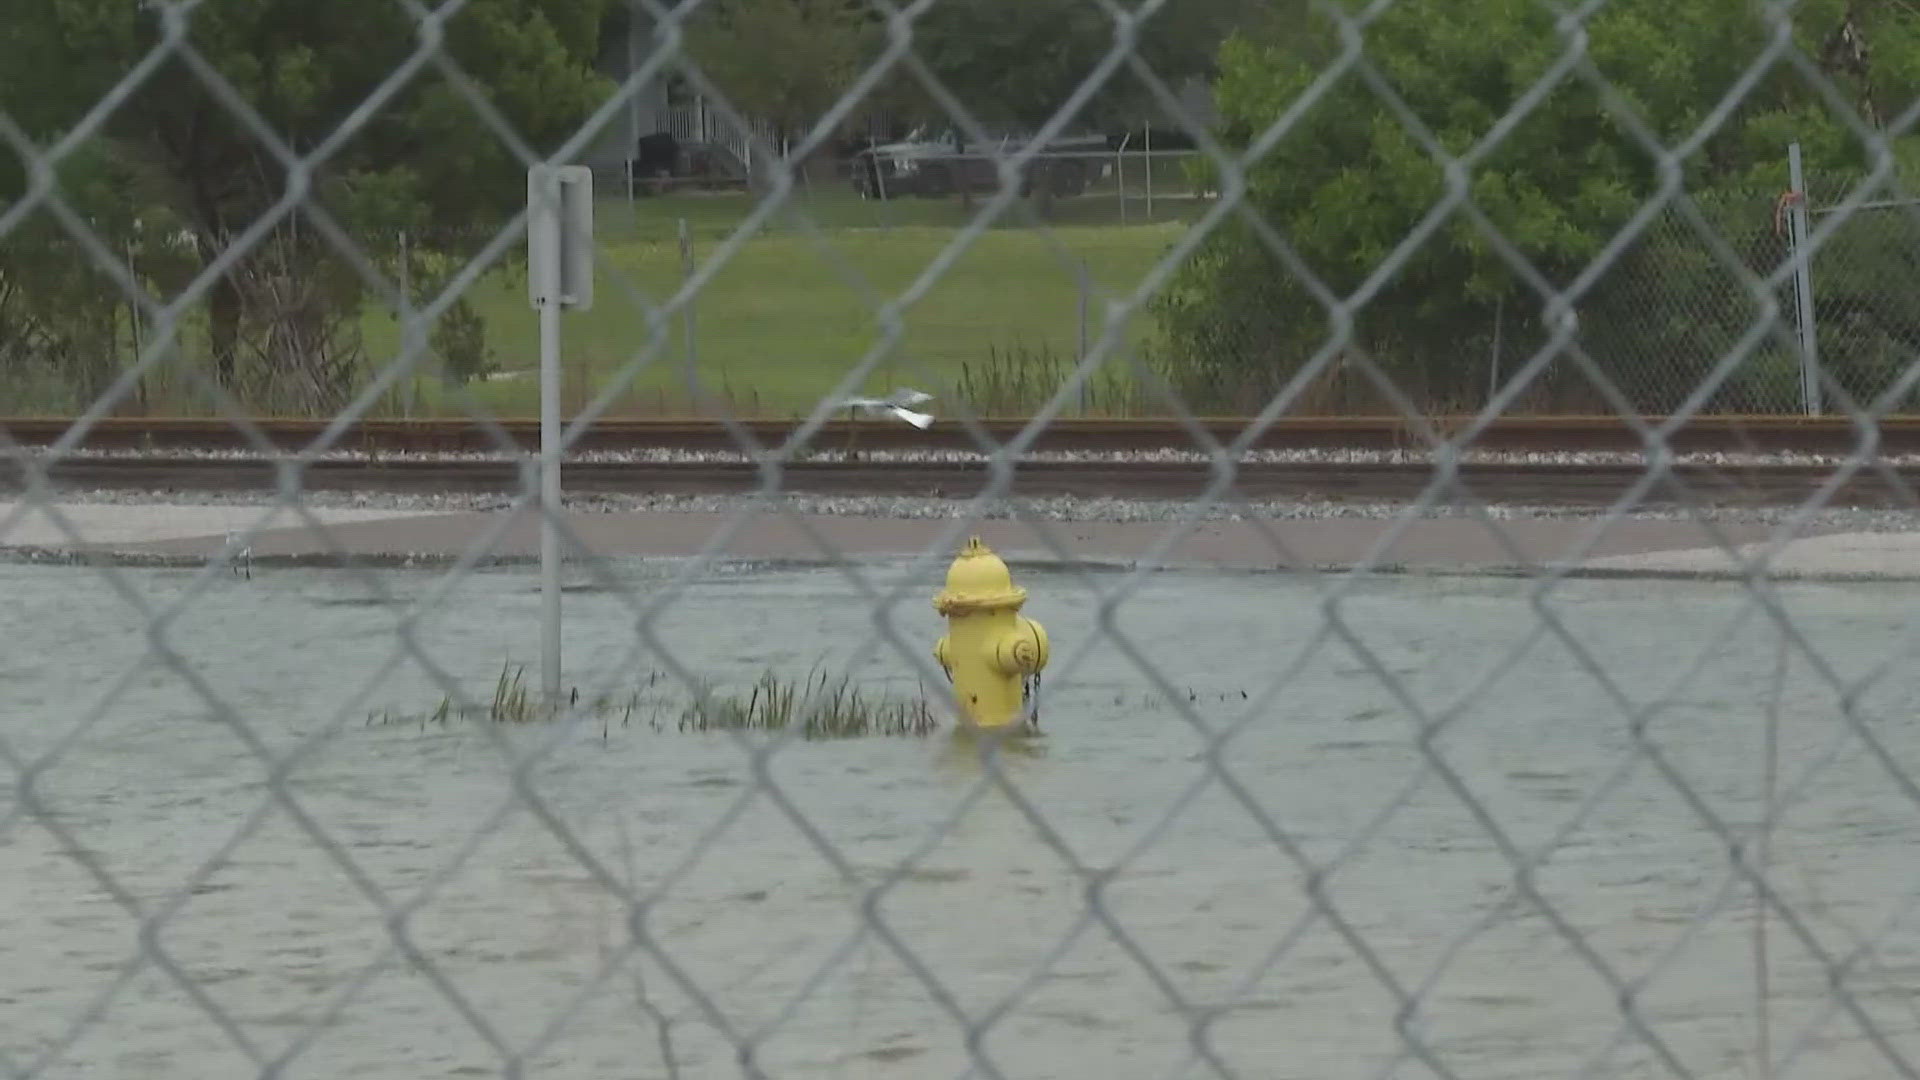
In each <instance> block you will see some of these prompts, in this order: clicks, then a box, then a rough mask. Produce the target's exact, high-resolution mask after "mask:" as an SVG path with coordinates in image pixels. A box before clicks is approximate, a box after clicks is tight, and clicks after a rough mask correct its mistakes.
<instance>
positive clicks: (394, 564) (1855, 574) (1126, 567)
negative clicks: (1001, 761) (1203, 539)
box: [0, 544, 1920, 591]
mask: <svg viewBox="0 0 1920 1080" xmlns="http://www.w3.org/2000/svg"><path fill="white" fill-rule="evenodd" d="M919 554H920V553H917V552H900V553H898V554H895V555H874V556H863V557H859V558H846V559H839V560H835V559H827V558H820V557H791V558H739V559H730V558H715V559H711V560H708V562H709V565H711V566H713V567H715V568H717V569H723V570H733V571H741V570H819V569H828V568H831V567H835V566H845V565H849V564H853V565H859V564H876V563H883V562H894V561H899V560H902V559H909V558H914V557H916V556H918V555H919ZM601 558H602V559H604V558H605V557H604V556H603V557H601ZM617 558H618V559H619V560H620V561H634V562H653V563H685V562H693V561H696V560H697V558H698V557H697V556H691V555H630V556H619V557H617ZM461 561H462V556H460V555H457V554H448V553H445V552H418V553H410V554H409V553H399V552H385V553H366V554H343V553H340V552H313V553H308V554H300V555H256V556H254V557H253V559H252V565H253V566H255V567H260V568H266V569H288V570H348V569H363V570H444V569H447V568H450V567H452V566H455V565H458V564H459V563H460V562H461ZM539 561H540V560H539V558H538V557H537V556H533V555H487V556H483V557H481V558H478V559H474V560H472V561H471V563H470V568H471V569H475V570H489V569H500V568H503V567H524V566H536V565H538V564H539ZM565 561H566V562H568V563H571V564H574V565H579V564H580V563H582V562H583V561H586V560H581V559H578V558H570V559H567V560H565ZM1006 562H1007V565H1008V567H1009V568H1011V569H1014V570H1024V571H1027V572H1042V573H1059V572H1062V571H1076V572H1080V573H1095V574H1125V573H1134V572H1137V571H1139V570H1141V569H1143V567H1142V566H1141V565H1140V564H1139V563H1137V562H1129V561H1123V560H1100V559H1072V560H1068V559H1043V558H1021V557H1011V558H1008V559H1007V560H1006ZM0 563H6V564H12V565H34V566H94V567H113V568H124V569H169V570H180V569H196V568H200V567H205V566H208V565H211V560H209V559H206V558H201V557H194V556H186V555H169V554H163V553H156V552H149V551H127V550H120V549H113V548H89V549H73V548H49V547H40V546H35V545H25V544H16V545H0ZM1144 569H1145V570H1147V571H1148V572H1150V573H1168V572H1174V571H1185V572H1188V573H1193V572H1204V573H1213V574H1220V575H1230V574H1242V575H1266V574H1303V573H1311V574H1323V575H1355V576H1367V575H1376V576H1380V577H1406V578H1421V577H1425V578H1502V579H1526V580H1536V579H1539V578H1543V577H1554V578H1559V579H1562V580H1585V581H1698V582H1743V583H1744V582H1749V581H1752V580H1754V578H1755V576H1754V575H1751V574H1745V573H1741V572H1739V571H1737V570H1733V569H1725V570H1714V569H1677V568H1672V567H1617V566H1577V565H1575V566H1568V565H1556V564H1546V565H1541V566H1518V565H1513V564H1496V563H1489V564H1485V565H1471V566H1433V565H1414V564H1407V563H1381V564H1373V565H1364V564H1360V563H1324V564H1316V565H1312V566H1286V565H1281V564H1277V563H1276V564H1275V565H1272V566H1222V565H1218V564H1212V563H1161V564H1157V565H1151V566H1147V567H1144ZM1759 579H1760V580H1764V581H1771V582H1807V583H1828V584H1849V583H1862V582H1909V581H1920V571H1916V572H1914V573H1910V574H1899V573H1886V572H1880V571H1871V570H1866V571H1847V570H1787V571H1781V570H1775V571H1772V572H1769V573H1766V574H1764V575H1759ZM568 591H579V587H577V586H569V587H568Z"/></svg>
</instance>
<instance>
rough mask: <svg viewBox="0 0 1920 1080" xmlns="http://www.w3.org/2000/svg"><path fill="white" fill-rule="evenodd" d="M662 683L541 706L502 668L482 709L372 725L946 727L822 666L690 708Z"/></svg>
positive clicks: (803, 730)
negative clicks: (578, 720) (590, 722)
mask: <svg viewBox="0 0 1920 1080" xmlns="http://www.w3.org/2000/svg"><path fill="white" fill-rule="evenodd" d="M661 681H662V677H661V675H660V673H659V672H650V673H648V675H647V678H646V681H645V683H644V684H643V685H642V686H640V687H637V688H635V689H632V690H630V691H626V692H624V693H622V694H603V695H601V696H599V697H596V698H592V699H590V700H587V701H584V702H583V701H582V700H581V698H580V695H579V691H578V690H577V689H576V690H574V691H573V692H572V693H570V694H569V695H567V697H566V699H565V700H564V701H557V702H549V701H543V700H541V697H540V695H539V694H538V693H536V692H535V691H533V690H532V689H531V688H530V687H529V686H528V685H527V682H526V668H525V666H524V665H520V666H514V665H512V664H502V665H501V667H500V674H499V675H498V676H497V677H496V678H495V679H494V685H493V694H492V696H491V697H490V698H489V699H488V700H487V701H486V702H484V703H482V704H478V705H461V704H458V703H456V702H455V701H454V699H453V696H452V695H451V694H449V695H446V696H443V697H442V698H441V699H440V704H439V706H438V707H436V708H435V709H434V710H433V711H432V712H431V713H427V714H422V715H417V716H414V717H412V718H411V720H410V719H409V718H408V717H407V716H404V715H400V714H395V713H392V712H379V713H374V714H372V715H370V716H368V718H367V722H368V723H369V724H380V725H392V724H401V723H408V722H417V723H418V724H420V726H422V727H425V726H426V725H428V724H438V725H440V726H442V727H444V726H446V725H448V724H450V723H452V722H454V721H456V720H457V721H478V722H482V723H491V724H532V723H543V722H548V721H553V720H559V719H563V718H566V717H574V716H583V715H584V716H590V717H593V718H595V719H598V720H600V721H601V722H602V730H603V733H605V732H608V731H610V730H611V728H612V727H613V726H614V722H615V721H616V720H617V721H618V723H619V726H620V727H631V726H632V725H633V722H634V721H635V720H638V721H640V722H641V723H642V724H643V725H645V726H647V727H650V728H652V729H653V730H655V731H664V730H666V728H667V725H668V723H669V721H671V722H672V723H673V726H674V727H675V729H676V730H678V731H682V732H703V731H763V732H781V731H785V730H787V729H788V728H797V729H798V731H799V734H800V737H801V738H803V739H856V738H862V737H866V736H874V735H879V736H925V735H931V734H932V733H934V732H935V731H937V730H939V727H940V721H939V718H938V715H937V714H936V713H935V712H934V710H933V707H932V706H931V705H929V704H928V703H927V701H926V699H925V698H924V697H923V696H919V695H915V696H912V697H897V696H894V695H890V694H886V693H875V692H872V691H869V690H866V689H863V688H861V687H860V686H858V685H857V684H855V683H854V681H853V677H852V676H851V675H846V674H840V675H834V674H831V673H829V672H826V671H823V670H821V669H818V668H815V669H814V670H812V671H810V672H808V673H807V675H806V676H805V677H803V678H800V679H793V678H789V677H786V676H783V675H781V674H780V673H779V672H776V671H773V670H772V669H768V670H767V671H765V672H763V673H762V674H761V675H760V677H759V678H758V679H756V680H755V681H754V682H753V683H752V684H751V685H750V686H749V687H748V688H747V689H746V690H745V691H734V692H729V691H722V690H719V689H716V688H715V687H713V686H712V685H706V686H702V687H700V688H699V690H698V691H697V692H696V693H694V694H693V695H691V700H688V701H684V702H683V701H679V700H676V699H671V698H669V697H668V696H666V695H665V694H663V693H661V692H660V683H661Z"/></svg>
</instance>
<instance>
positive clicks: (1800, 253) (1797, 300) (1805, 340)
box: [1787, 143, 1820, 416]
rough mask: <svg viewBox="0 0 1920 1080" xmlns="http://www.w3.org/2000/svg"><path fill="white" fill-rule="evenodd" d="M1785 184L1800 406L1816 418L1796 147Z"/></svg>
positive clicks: (1808, 253)
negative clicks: (1789, 201)
mask: <svg viewBox="0 0 1920 1080" xmlns="http://www.w3.org/2000/svg"><path fill="white" fill-rule="evenodd" d="M1787 184H1788V186H1789V187H1791V188H1792V189H1793V194H1794V196H1795V198H1794V200H1793V205H1792V207H1791V208H1790V212H1789V215H1788V218H1787V221H1788V227H1789V229H1790V235H1791V238H1792V240H1793V287H1794V307H1795V310H1796V312H1797V314H1798V315H1799V317H1800V403H1801V404H1802V405H1803V406H1804V407H1805V408H1806V410H1807V415H1808V416H1819V415H1820V337H1819V333H1818V331H1817V330H1816V328H1815V326H1814V319H1815V318H1817V316H1816V315H1815V313H1814V310H1813V248H1812V245H1811V244H1810V243H1809V240H1810V239H1811V237H1812V230H1811V229H1810V228H1809V227H1808V220H1807V182H1806V178H1805V177H1804V176H1802V175H1801V169H1800V144H1799V143H1794V144H1792V145H1790V146H1788V147H1787Z"/></svg>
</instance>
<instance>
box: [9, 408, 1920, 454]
mask: <svg viewBox="0 0 1920 1080" xmlns="http://www.w3.org/2000/svg"><path fill="white" fill-rule="evenodd" d="M1470 422H1471V418H1464V417H1439V418H1435V419H1433V420H1432V421H1430V423H1431V424H1432V426H1433V428H1435V429H1437V430H1438V431H1439V432H1441V433H1442V434H1445V435H1450V434H1452V433H1456V432H1461V431H1465V430H1466V429H1467V427H1468V425H1469V423H1470ZM1645 422H1646V423H1647V424H1648V425H1651V426H1656V427H1662V428H1664V427H1666V423H1665V421H1664V420H1663V419H1662V418H1660V417H1648V418H1646V420H1645ZM248 424H249V425H250V426H251V427H252V428H253V431H254V434H256V435H257V436H258V437H259V438H261V439H264V440H265V441H266V442H267V443H269V444H270V445H271V446H273V447H274V448H275V449H278V450H282V451H288V452H293V451H301V450H305V449H308V448H309V447H312V446H314V445H315V441H316V440H317V439H320V438H321V437H322V436H323V435H326V436H327V438H328V442H327V444H326V445H327V446H328V447H329V448H331V449H337V450H345V451H361V452H387V453H425V452H435V451H441V452H446V451H461V452H494V453H498V452H502V451H512V450H521V451H525V450H532V449H535V448H536V447H538V445H539V441H540V433H539V425H538V424H537V423H535V422H533V421H529V420H507V421H501V422H500V423H499V424H497V425H496V426H493V427H483V426H481V425H480V424H478V423H476V422H474V421H471V420H366V421H359V422H355V423H351V424H347V425H344V426H343V427H341V428H340V429H339V430H338V431H337V432H333V433H332V434H331V435H328V432H329V431H330V430H331V422H329V421H324V420H279V419H261V420H251V421H248ZM1248 424H1249V421H1248V420H1247V419H1245V418H1214V419H1206V420H1202V421H1199V422H1198V423H1197V425H1196V426H1197V427H1198V428H1200V429H1201V430H1203V431H1204V432H1205V433H1206V435H1207V436H1208V437H1210V438H1212V439H1213V440H1216V441H1218V442H1220V443H1221V444H1231V443H1233V442H1234V441H1235V440H1236V439H1238V438H1240V437H1241V435H1242V434H1243V433H1244V432H1245V431H1246V429H1247V427H1248ZM1025 426H1026V421H1024V420H986V421H981V422H979V423H978V424H975V425H968V424H964V423H961V422H959V421H953V420H943V421H939V422H936V423H935V424H934V425H933V426H932V427H931V428H929V429H928V430H926V431H920V430H917V429H914V428H911V427H908V426H906V425H904V424H894V423H884V424H883V423H878V422H867V421H863V422H852V421H848V420H844V419H837V420H833V421H830V422H828V423H826V424H825V425H823V426H822V427H821V428H819V429H818V430H816V431H815V432H814V433H813V434H812V437H811V438H810V439H808V440H807V444H806V445H807V446H809V447H811V448H814V449H822V450H838V449H844V448H847V447H854V448H857V449H861V450H978V449H979V448H980V446H981V443H980V439H981V438H982V437H985V438H988V439H991V440H993V441H994V442H996V443H1005V442H1007V441H1008V440H1011V439H1013V438H1015V437H1017V436H1019V435H1020V434H1021V433H1022V429H1023V428H1024V427H1025ZM72 428H73V421H72V420H71V419H70V418H38V417H32V418H14V419H7V418H3V417H0V447H4V446H6V445H8V443H9V442H11V444H13V445H18V446H27V447H49V446H53V445H54V444H55V443H57V442H59V441H61V440H63V439H67V438H68V437H69V434H70V431H71V430H72ZM798 428H799V425H798V423H797V422H794V421H786V420H749V421H743V422H741V423H740V424H738V425H736V426H731V427H730V426H728V425H725V424H722V423H720V422H718V421H713V420H603V421H599V422H597V423H595V424H594V425H592V426H591V427H590V428H588V429H587V430H586V431H584V432H582V433H581V435H580V437H579V438H578V439H577V440H576V441H575V443H574V444H573V449H575V450H579V451H620V450H645V449H673V450H681V451H687V452H694V453H711V452H738V451H739V450H740V449H741V443H740V438H741V436H742V435H744V436H745V437H747V438H750V439H752V440H753V441H754V442H755V443H757V444H758V445H760V446H763V447H769V448H771V447H780V446H783V445H785V444H787V443H788V442H789V440H790V439H792V438H793V436H794V435H795V433H796V432H797V430H798ZM1872 435H1873V438H1874V440H1875V442H1874V447H1873V448H1874V449H1875V450H1877V451H1878V452H1879V453H1881V454H1920V417H1896V418H1889V419H1886V420H1883V421H1881V422H1880V423H1879V424H1877V425H1876V426H1875V427H1874V429H1873V431H1872ZM503 440H504V443H503ZM1666 443H1667V445H1668V446H1669V447H1670V448H1671V449H1672V450H1673V451H1674V452H1675V453H1699V452H1710V453H1755V454H1781V453H1804V454H1828V455H1845V454H1849V453H1853V452H1854V451H1856V450H1858V449H1860V448H1861V447H1862V446H1863V442H1862V432H1861V430H1860V429H1859V428H1857V427H1856V426H1855V425H1854V424H1853V423H1852V422H1851V421H1849V420H1845V419H1838V418H1831V417H1814V418H1806V417H1779V416H1768V417H1745V416H1712V417H1701V418H1695V419H1691V420H1689V421H1687V422H1686V423H1684V424H1679V425H1674V426H1673V427H1672V430H1671V431H1670V432H1669V433H1668V435H1667V438H1666ZM1427 445H1428V441H1427V438H1426V436H1425V435H1424V434H1423V433H1422V432H1420V431H1418V430H1416V429H1415V427H1414V426H1413V425H1412V424H1410V423H1409V422H1408V421H1406V420H1404V419H1399V418H1392V417H1306V418H1287V419H1283V420H1280V421H1278V422H1275V423H1273V424H1271V425H1268V426H1267V427H1265V428H1263V429H1262V430H1261V431H1260V433H1259V434H1258V436H1257V437H1256V438H1254V439H1252V440H1251V441H1250V442H1249V443H1248V444H1247V445H1246V447H1245V448H1246V449H1249V450H1309V449H1328V448H1335V449H1343V450H1419V449H1422V448H1424V447H1426V446H1427ZM1467 445H1469V446H1471V447H1472V448H1475V449H1480V450H1488V451H1512V452H1581V451H1613V452H1631V451H1637V450H1640V449H1642V448H1643V441H1642V438H1641V436H1640V434H1639V433H1638V432H1636V431H1635V430H1634V429H1633V428H1632V427H1630V426H1628V425H1627V424H1626V423H1625V422H1623V421H1622V420H1621V419H1620V418H1618V417H1580V416H1572V417H1543V418H1522V419H1502V420H1498V421H1495V422H1494V423H1492V424H1491V425H1488V426H1487V427H1486V428H1484V429H1483V430H1480V431H1479V432H1478V433H1477V434H1476V435H1475V437H1474V438H1473V439H1472V440H1471V441H1470V442H1469V443H1468V444H1467ZM1200 446H1201V444H1200V443H1199V442H1198V441H1197V440H1196V438H1195V436H1194V433H1193V431H1192V429H1190V428H1189V427H1187V426H1186V425H1184V424H1181V423H1179V422H1177V421H1171V420H1084V419H1058V420H1053V421H1050V422H1049V423H1047V424H1046V425H1045V426H1044V427H1043V428H1042V429H1041V430H1039V431H1038V432H1037V433H1035V434H1034V436H1033V437H1032V439H1031V440H1030V441H1029V442H1028V443H1027V444H1026V449H1028V450H1033V451H1078V452H1088V453H1107V452H1125V451H1140V450H1154V449H1176V450H1194V449H1197V448H1199V447H1200ZM66 448H67V449H85V450H103V451H104V450H135V451H144V452H156V453H157V452H164V451H169V450H182V451H183V450H230V451H235V450H257V449H259V446H258V444H257V443H256V442H254V441H253V439H252V438H250V437H249V435H248V434H247V433H246V432H243V431H242V430H241V428H240V427H239V426H237V425H235V424H234V423H232V422H230V421H226V420H200V419H129V418H107V419H103V420H100V421H97V422H95V423H93V424H91V425H89V426H88V427H87V428H86V429H85V431H84V433H83V434H82V435H81V436H80V437H79V438H78V439H77V441H71V442H69V443H67V444H66Z"/></svg>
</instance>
